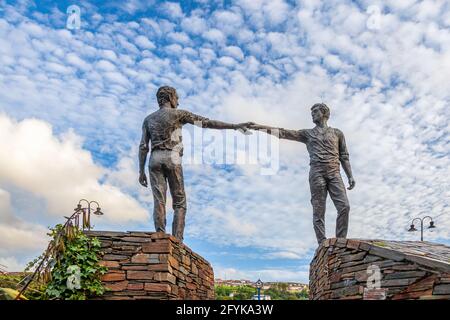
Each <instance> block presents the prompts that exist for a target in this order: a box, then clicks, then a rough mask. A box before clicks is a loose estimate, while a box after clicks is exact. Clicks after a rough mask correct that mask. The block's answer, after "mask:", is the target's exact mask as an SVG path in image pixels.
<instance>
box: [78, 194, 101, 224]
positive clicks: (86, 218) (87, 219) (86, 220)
mask: <svg viewBox="0 0 450 320" xmlns="http://www.w3.org/2000/svg"><path fill="white" fill-rule="evenodd" d="M82 202H85V203H86V204H87V207H82V205H81V203H82ZM91 204H95V205H96V206H97V207H96V209H95V211H94V212H93V214H95V215H98V216H102V215H103V212H102V211H101V210H100V209H101V208H100V205H99V204H98V202H97V201H89V200H86V199H81V200H80V201H78V204H77V207H76V208H75V209H74V210H75V213H74V215H73V217H74V219H75V225H76V226H77V227H78V226H79V224H80V220H79V219H80V218H79V216H80V214H83V224H82V227H83V231H84V230H85V229H87V230H91V209H93V208H92V207H91Z"/></svg>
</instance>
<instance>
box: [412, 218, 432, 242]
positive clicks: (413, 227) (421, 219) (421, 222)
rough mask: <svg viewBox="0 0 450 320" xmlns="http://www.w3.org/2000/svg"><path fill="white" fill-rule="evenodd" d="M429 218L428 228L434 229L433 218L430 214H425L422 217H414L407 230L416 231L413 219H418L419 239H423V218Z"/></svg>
mask: <svg viewBox="0 0 450 320" xmlns="http://www.w3.org/2000/svg"><path fill="white" fill-rule="evenodd" d="M427 218H428V219H430V225H429V226H428V229H434V228H436V226H435V225H434V221H433V218H432V217H430V216H425V217H423V218H414V219H413V221H412V222H411V226H410V227H409V230H408V231H409V232H413V231H417V229H416V227H415V226H414V221H416V220H419V221H420V241H423V222H424V220H425V219H427Z"/></svg>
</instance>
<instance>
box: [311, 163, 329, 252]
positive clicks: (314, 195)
mask: <svg viewBox="0 0 450 320" xmlns="http://www.w3.org/2000/svg"><path fill="white" fill-rule="evenodd" d="M309 187H310V189H311V204H312V207H313V224H314V231H315V233H316V238H317V242H318V243H319V245H320V244H321V243H322V241H324V240H325V239H326V236H325V208H326V202H327V183H326V181H325V178H324V176H323V175H322V173H321V172H320V171H318V170H315V169H314V168H311V170H310V172H309Z"/></svg>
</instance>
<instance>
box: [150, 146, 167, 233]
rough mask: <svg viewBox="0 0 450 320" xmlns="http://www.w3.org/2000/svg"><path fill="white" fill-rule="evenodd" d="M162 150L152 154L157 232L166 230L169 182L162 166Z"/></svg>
mask: <svg viewBox="0 0 450 320" xmlns="http://www.w3.org/2000/svg"><path fill="white" fill-rule="evenodd" d="M160 153H161V151H154V152H152V155H151V156H150V163H149V171H150V185H151V187H152V193H153V221H154V223H155V230H156V232H166V193H167V182H166V178H165V176H164V171H163V167H162V158H161V154H160Z"/></svg>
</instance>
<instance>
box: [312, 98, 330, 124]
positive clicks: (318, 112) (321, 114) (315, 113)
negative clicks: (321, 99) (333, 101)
mask: <svg viewBox="0 0 450 320" xmlns="http://www.w3.org/2000/svg"><path fill="white" fill-rule="evenodd" d="M311 116H312V120H313V122H314V123H320V122H321V121H322V119H324V120H325V121H327V120H328V119H329V118H330V108H328V106H327V105H326V104H325V103H316V104H314V105H313V106H312V107H311Z"/></svg>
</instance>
